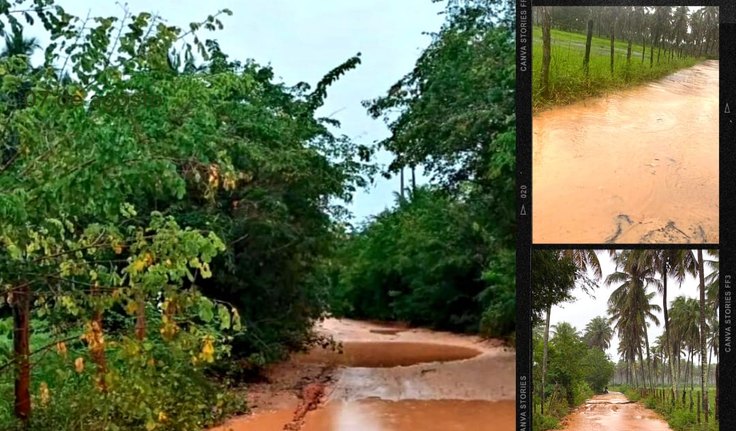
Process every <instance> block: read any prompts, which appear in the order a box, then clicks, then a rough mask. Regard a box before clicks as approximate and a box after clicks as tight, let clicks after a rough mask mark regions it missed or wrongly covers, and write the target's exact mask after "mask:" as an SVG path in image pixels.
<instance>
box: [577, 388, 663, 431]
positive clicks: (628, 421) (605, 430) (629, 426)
mask: <svg viewBox="0 0 736 431" xmlns="http://www.w3.org/2000/svg"><path fill="white" fill-rule="evenodd" d="M563 427H564V428H563V429H564V430H565V431H672V429H671V428H670V427H669V425H667V422H665V421H664V420H663V419H662V418H661V417H660V416H659V415H658V414H657V413H655V412H653V411H652V410H649V409H647V408H644V407H643V406H642V405H641V404H638V403H633V402H631V401H629V400H628V398H626V397H625V396H624V395H623V394H622V393H621V392H610V393H608V394H605V395H596V396H594V397H593V398H591V399H589V400H588V401H586V402H585V404H583V405H582V406H580V407H578V409H577V410H575V411H574V412H573V413H572V414H570V415H569V416H567V417H566V418H565V419H563Z"/></svg>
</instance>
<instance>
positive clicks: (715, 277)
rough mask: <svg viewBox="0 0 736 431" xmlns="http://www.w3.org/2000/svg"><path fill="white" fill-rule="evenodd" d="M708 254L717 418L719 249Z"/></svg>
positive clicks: (709, 301)
mask: <svg viewBox="0 0 736 431" xmlns="http://www.w3.org/2000/svg"><path fill="white" fill-rule="evenodd" d="M708 254H710V255H711V256H712V259H709V260H706V261H705V264H706V266H708V268H709V269H710V273H709V274H708V275H707V276H706V277H705V282H706V287H705V289H706V308H707V309H708V310H709V312H710V313H709V318H708V326H709V327H710V333H709V334H710V335H709V337H708V346H709V348H710V349H711V351H712V352H713V355H714V356H715V357H716V379H715V382H716V400H715V405H714V407H715V409H714V412H713V413H714V415H713V417H714V418H715V419H716V420H718V401H719V398H720V393H719V387H718V346H719V344H718V339H719V322H718V310H719V307H720V303H719V298H718V287H719V285H718V282H719V279H720V267H719V263H718V262H719V258H720V256H719V251H718V250H708ZM710 364H711V361H710V359H709V360H708V371H707V374H706V375H707V376H710Z"/></svg>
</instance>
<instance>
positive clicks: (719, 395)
mask: <svg viewBox="0 0 736 431" xmlns="http://www.w3.org/2000/svg"><path fill="white" fill-rule="evenodd" d="M719 366H720V361H718V362H716V405H715V411H714V412H713V419H715V420H718V419H719V418H718V404H719V403H720V402H721V393H720V392H719V389H720V386H719V385H718V377H719V376H718V367H719Z"/></svg>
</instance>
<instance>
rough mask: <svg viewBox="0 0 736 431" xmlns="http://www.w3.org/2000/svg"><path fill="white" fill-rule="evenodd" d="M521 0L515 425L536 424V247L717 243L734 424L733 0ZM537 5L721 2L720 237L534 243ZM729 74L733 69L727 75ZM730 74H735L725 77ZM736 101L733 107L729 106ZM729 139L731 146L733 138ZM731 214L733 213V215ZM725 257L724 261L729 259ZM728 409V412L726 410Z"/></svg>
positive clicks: (727, 422) (732, 422)
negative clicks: (671, 241)
mask: <svg viewBox="0 0 736 431" xmlns="http://www.w3.org/2000/svg"><path fill="white" fill-rule="evenodd" d="M515 1H516V57H517V60H516V128H517V131H516V145H517V147H516V156H517V159H516V165H517V173H516V180H517V189H518V190H517V192H518V195H517V220H518V223H517V226H518V227H517V229H518V231H517V250H516V272H517V274H516V285H517V288H516V289H517V290H516V306H517V310H516V315H517V320H516V321H517V324H516V325H517V327H516V373H517V375H516V385H517V389H516V393H517V396H516V429H517V430H519V431H527V430H531V429H532V420H533V418H532V409H531V408H530V405H531V401H532V394H533V384H532V380H531V376H532V374H531V367H532V337H531V331H532V328H531V319H530V318H529V316H530V315H531V301H532V292H531V253H532V251H533V249H560V248H563V249H564V248H568V249H569V248H577V249H614V248H615V249H679V248H691V249H718V250H719V251H720V288H719V320H720V322H719V324H720V333H719V358H718V360H719V366H718V380H719V382H720V385H719V390H720V392H719V400H718V410H719V412H720V415H719V416H720V417H719V425H720V429H722V430H734V429H736V414H734V413H733V412H735V411H736V385H733V384H729V381H730V380H732V378H729V377H724V376H734V375H736V352H734V351H733V346H732V344H733V339H732V324H733V322H732V315H733V314H732V301H733V299H732V298H733V294H732V292H733V291H732V282H733V275H734V262H736V247H734V245H735V244H736V225H734V222H733V220H734V217H735V216H736V179H734V178H732V175H729V174H728V173H729V172H731V171H730V170H729V169H733V168H734V167H736V147H735V146H734V144H736V85H734V84H736V81H734V80H733V76H734V75H736V2H734V1H733V0H699V1H693V0H680V1H674V0H649V1H643V0H638V1H637V0H633V1H632V0H567V1H566V0H515ZM533 6H718V7H719V18H720V25H719V45H720V46H719V52H720V55H719V112H720V116H719V174H718V175H719V213H720V214H719V237H720V238H719V241H720V243H719V244H537V245H535V244H533V243H532V240H531V238H532V236H531V234H532V228H533V226H532V220H531V209H532V205H533V203H532V201H531V192H532V191H531V179H532V157H531V156H532V109H531V106H532V104H531V97H532V48H531V47H532V43H531V42H532V21H531V13H532V7H533ZM728 75H730V76H728ZM728 77H731V79H732V81H728ZM726 106H733V109H730V112H728V111H729V110H728V109H726ZM729 143H730V145H729ZM724 215H725V216H724ZM728 216H730V217H728ZM724 262H725V265H724ZM724 413H728V414H724Z"/></svg>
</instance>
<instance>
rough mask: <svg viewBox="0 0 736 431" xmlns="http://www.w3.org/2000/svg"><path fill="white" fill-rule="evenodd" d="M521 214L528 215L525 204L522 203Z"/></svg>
mask: <svg viewBox="0 0 736 431" xmlns="http://www.w3.org/2000/svg"><path fill="white" fill-rule="evenodd" d="M521 215H526V208H524V204H521Z"/></svg>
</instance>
